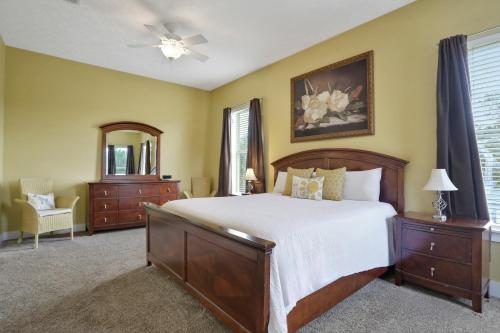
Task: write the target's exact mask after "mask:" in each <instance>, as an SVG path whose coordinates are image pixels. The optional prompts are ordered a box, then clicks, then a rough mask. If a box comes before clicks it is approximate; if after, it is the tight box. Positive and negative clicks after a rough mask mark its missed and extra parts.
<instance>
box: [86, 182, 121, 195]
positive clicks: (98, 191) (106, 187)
mask: <svg viewBox="0 0 500 333" xmlns="http://www.w3.org/2000/svg"><path fill="white" fill-rule="evenodd" d="M92 192H93V194H94V198H116V197H118V187H117V186H116V185H110V184H99V185H94V186H93V191H92Z"/></svg>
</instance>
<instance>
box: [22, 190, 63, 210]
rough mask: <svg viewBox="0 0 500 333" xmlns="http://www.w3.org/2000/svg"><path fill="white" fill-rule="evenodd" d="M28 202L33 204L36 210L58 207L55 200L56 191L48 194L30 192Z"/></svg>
mask: <svg viewBox="0 0 500 333" xmlns="http://www.w3.org/2000/svg"><path fill="white" fill-rule="evenodd" d="M27 196H28V202H29V203H30V204H32V205H33V206H34V207H35V209H36V210H46V209H54V208H56V205H55V202H54V193H49V194H46V195H43V194H35V193H28V195H27Z"/></svg>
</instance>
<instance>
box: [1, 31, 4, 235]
mask: <svg viewBox="0 0 500 333" xmlns="http://www.w3.org/2000/svg"><path fill="white" fill-rule="evenodd" d="M4 92H5V44H4V42H3V39H2V36H0V230H1V221H2V215H3V209H2V202H3V198H4V195H3V141H4V129H3V123H4V107H5V98H4Z"/></svg>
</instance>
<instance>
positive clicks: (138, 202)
mask: <svg viewBox="0 0 500 333" xmlns="http://www.w3.org/2000/svg"><path fill="white" fill-rule="evenodd" d="M118 201H119V203H118V207H119V209H120V210H130V209H140V208H142V207H143V206H144V203H145V202H150V203H154V204H158V202H159V197H140V198H120V199H119V200H118Z"/></svg>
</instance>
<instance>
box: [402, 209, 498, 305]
mask: <svg viewBox="0 0 500 333" xmlns="http://www.w3.org/2000/svg"><path fill="white" fill-rule="evenodd" d="M490 226H491V225H490V223H489V222H488V221H485V220H476V219H460V218H449V219H448V220H447V221H446V222H439V221H435V220H433V219H432V214H425V213H412V212H410V213H405V214H401V215H398V216H397V217H396V226H395V243H396V280H395V283H396V285H401V284H402V283H403V282H404V281H408V282H412V283H415V284H418V285H421V286H424V287H427V288H430V289H433V290H435V291H438V292H442V293H446V294H448V295H452V296H455V297H460V298H466V299H470V300H472V308H473V310H474V311H476V312H482V301H483V295H484V296H485V297H489V293H488V290H489V267H490V239H491V230H490Z"/></svg>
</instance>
